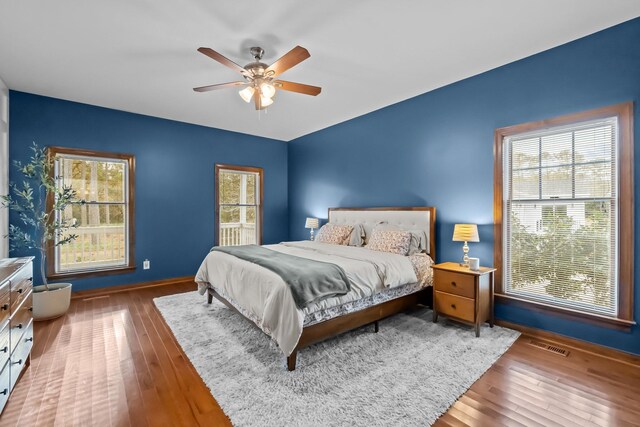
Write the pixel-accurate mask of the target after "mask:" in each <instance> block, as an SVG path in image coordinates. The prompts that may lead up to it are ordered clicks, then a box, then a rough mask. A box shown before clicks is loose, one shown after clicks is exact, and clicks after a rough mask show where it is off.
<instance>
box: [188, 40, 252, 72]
mask: <svg viewBox="0 0 640 427" xmlns="http://www.w3.org/2000/svg"><path fill="white" fill-rule="evenodd" d="M198 52H200V53H202V54H204V55H207V56H208V57H209V58H211V59H214V60H216V61H218V62H219V63H221V64H222V65H224V66H226V67H229V68H231V69H232V70H233V71H236V72H238V73H240V74H242V75H243V76H247V75H249V72H248V71H247V70H245V69H244V68H242V67H241V66H239V65H238V64H236V63H235V62H233V61H232V60H230V59H229V58H227V57H226V56H223V55H221V54H219V53H218V52H216V51H215V50H213V49H210V48H208V47H201V48H198Z"/></svg>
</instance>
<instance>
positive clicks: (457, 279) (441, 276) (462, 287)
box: [433, 269, 476, 298]
mask: <svg viewBox="0 0 640 427" xmlns="http://www.w3.org/2000/svg"><path fill="white" fill-rule="evenodd" d="M433 282H434V283H435V288H436V291H441V292H447V293H449V294H454V295H460V296H463V297H466V298H475V293H476V292H475V285H474V278H473V276H471V275H469V274H462V273H454V272H453V271H444V270H437V269H434V270H433Z"/></svg>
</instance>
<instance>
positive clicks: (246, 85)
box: [193, 46, 322, 110]
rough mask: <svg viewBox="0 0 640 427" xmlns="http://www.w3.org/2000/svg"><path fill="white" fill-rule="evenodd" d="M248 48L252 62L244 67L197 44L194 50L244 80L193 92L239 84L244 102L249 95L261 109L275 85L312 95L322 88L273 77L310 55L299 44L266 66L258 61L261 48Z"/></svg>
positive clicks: (263, 107)
mask: <svg viewBox="0 0 640 427" xmlns="http://www.w3.org/2000/svg"><path fill="white" fill-rule="evenodd" d="M249 51H250V52H251V55H252V56H253V58H254V59H255V62H251V63H249V64H247V65H245V66H244V67H241V66H239V65H238V64H236V63H235V62H233V61H231V60H230V59H228V58H226V57H225V56H223V55H221V54H219V53H218V52H216V51H215V50H213V49H210V48H208V47H201V48H199V49H198V52H200V53H203V54H205V55H207V56H208V57H209V58H211V59H215V60H216V61H218V62H219V63H221V64H222V65H225V66H227V67H229V68H231V69H232V70H234V71H237V72H238V73H240V74H242V76H243V77H244V80H245V81H237V82H230V83H221V84H217V85H209V86H201V87H195V88H193V90H195V91H196V92H208V91H210V90H218V89H224V88H228V87H242V88H243V89H241V90H240V92H239V93H240V96H241V97H242V99H244V100H245V101H246V102H247V103H249V102H251V99H253V102H254V104H255V106H256V110H263V109H265V108H267V107H268V106H269V105H271V104H273V97H274V96H275V94H276V90H277V89H280V90H286V91H289V92H297V93H302V94H305V95H312V96H316V95H318V94H319V93H320V91H321V90H322V88H320V87H318V86H310V85H305V84H302V83H294V82H288V81H285V80H276V77H278V76H279V75H280V74H282V73H284V72H285V71H287V70H288V69H290V68H292V67H295V66H296V65H298V64H299V63H301V62H302V61H304V60H305V59H307V58H309V57H310V56H311V55H310V54H309V51H308V50H307V49H305V48H303V47H301V46H296V47H294V48H293V49H291V50H290V51H289V52H287V53H286V54H284V56H282V57H281V58H280V59H278V60H277V61H276V62H274V63H273V64H271V65H269V66H267V64H263V63H262V62H260V61H261V59H262V55H264V49H262V48H261V47H252V48H250V49H249Z"/></svg>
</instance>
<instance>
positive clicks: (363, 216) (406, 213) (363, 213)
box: [329, 206, 436, 261]
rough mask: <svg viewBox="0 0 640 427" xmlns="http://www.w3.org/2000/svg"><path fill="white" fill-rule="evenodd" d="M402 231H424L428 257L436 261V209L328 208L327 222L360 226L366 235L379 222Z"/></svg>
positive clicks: (420, 207)
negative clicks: (399, 228) (402, 229)
mask: <svg viewBox="0 0 640 427" xmlns="http://www.w3.org/2000/svg"><path fill="white" fill-rule="evenodd" d="M383 221H385V222H387V223H388V224H390V225H395V226H398V227H401V228H404V229H411V230H425V231H426V233H427V239H428V244H427V247H428V248H429V249H428V253H429V256H430V257H431V258H432V259H433V260H434V261H435V259H436V241H435V230H436V208H434V207H427V206H417V207H397V208H329V222H331V223H334V224H348V225H354V224H358V223H360V224H362V225H363V226H364V229H365V231H366V233H367V236H369V235H370V234H371V230H372V229H373V227H375V226H376V225H377V224H379V223H380V222H383Z"/></svg>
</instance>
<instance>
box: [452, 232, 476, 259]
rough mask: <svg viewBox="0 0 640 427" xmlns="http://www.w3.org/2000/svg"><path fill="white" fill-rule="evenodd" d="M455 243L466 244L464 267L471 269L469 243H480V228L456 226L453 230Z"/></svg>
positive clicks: (464, 247) (463, 247) (463, 250)
mask: <svg viewBox="0 0 640 427" xmlns="http://www.w3.org/2000/svg"><path fill="white" fill-rule="evenodd" d="M453 241H454V242H464V246H462V252H464V257H463V258H462V259H463V260H464V265H465V266H466V267H469V245H467V242H479V241H480V237H479V236H478V226H477V225H476V224H456V225H455V227H454V228H453Z"/></svg>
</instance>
